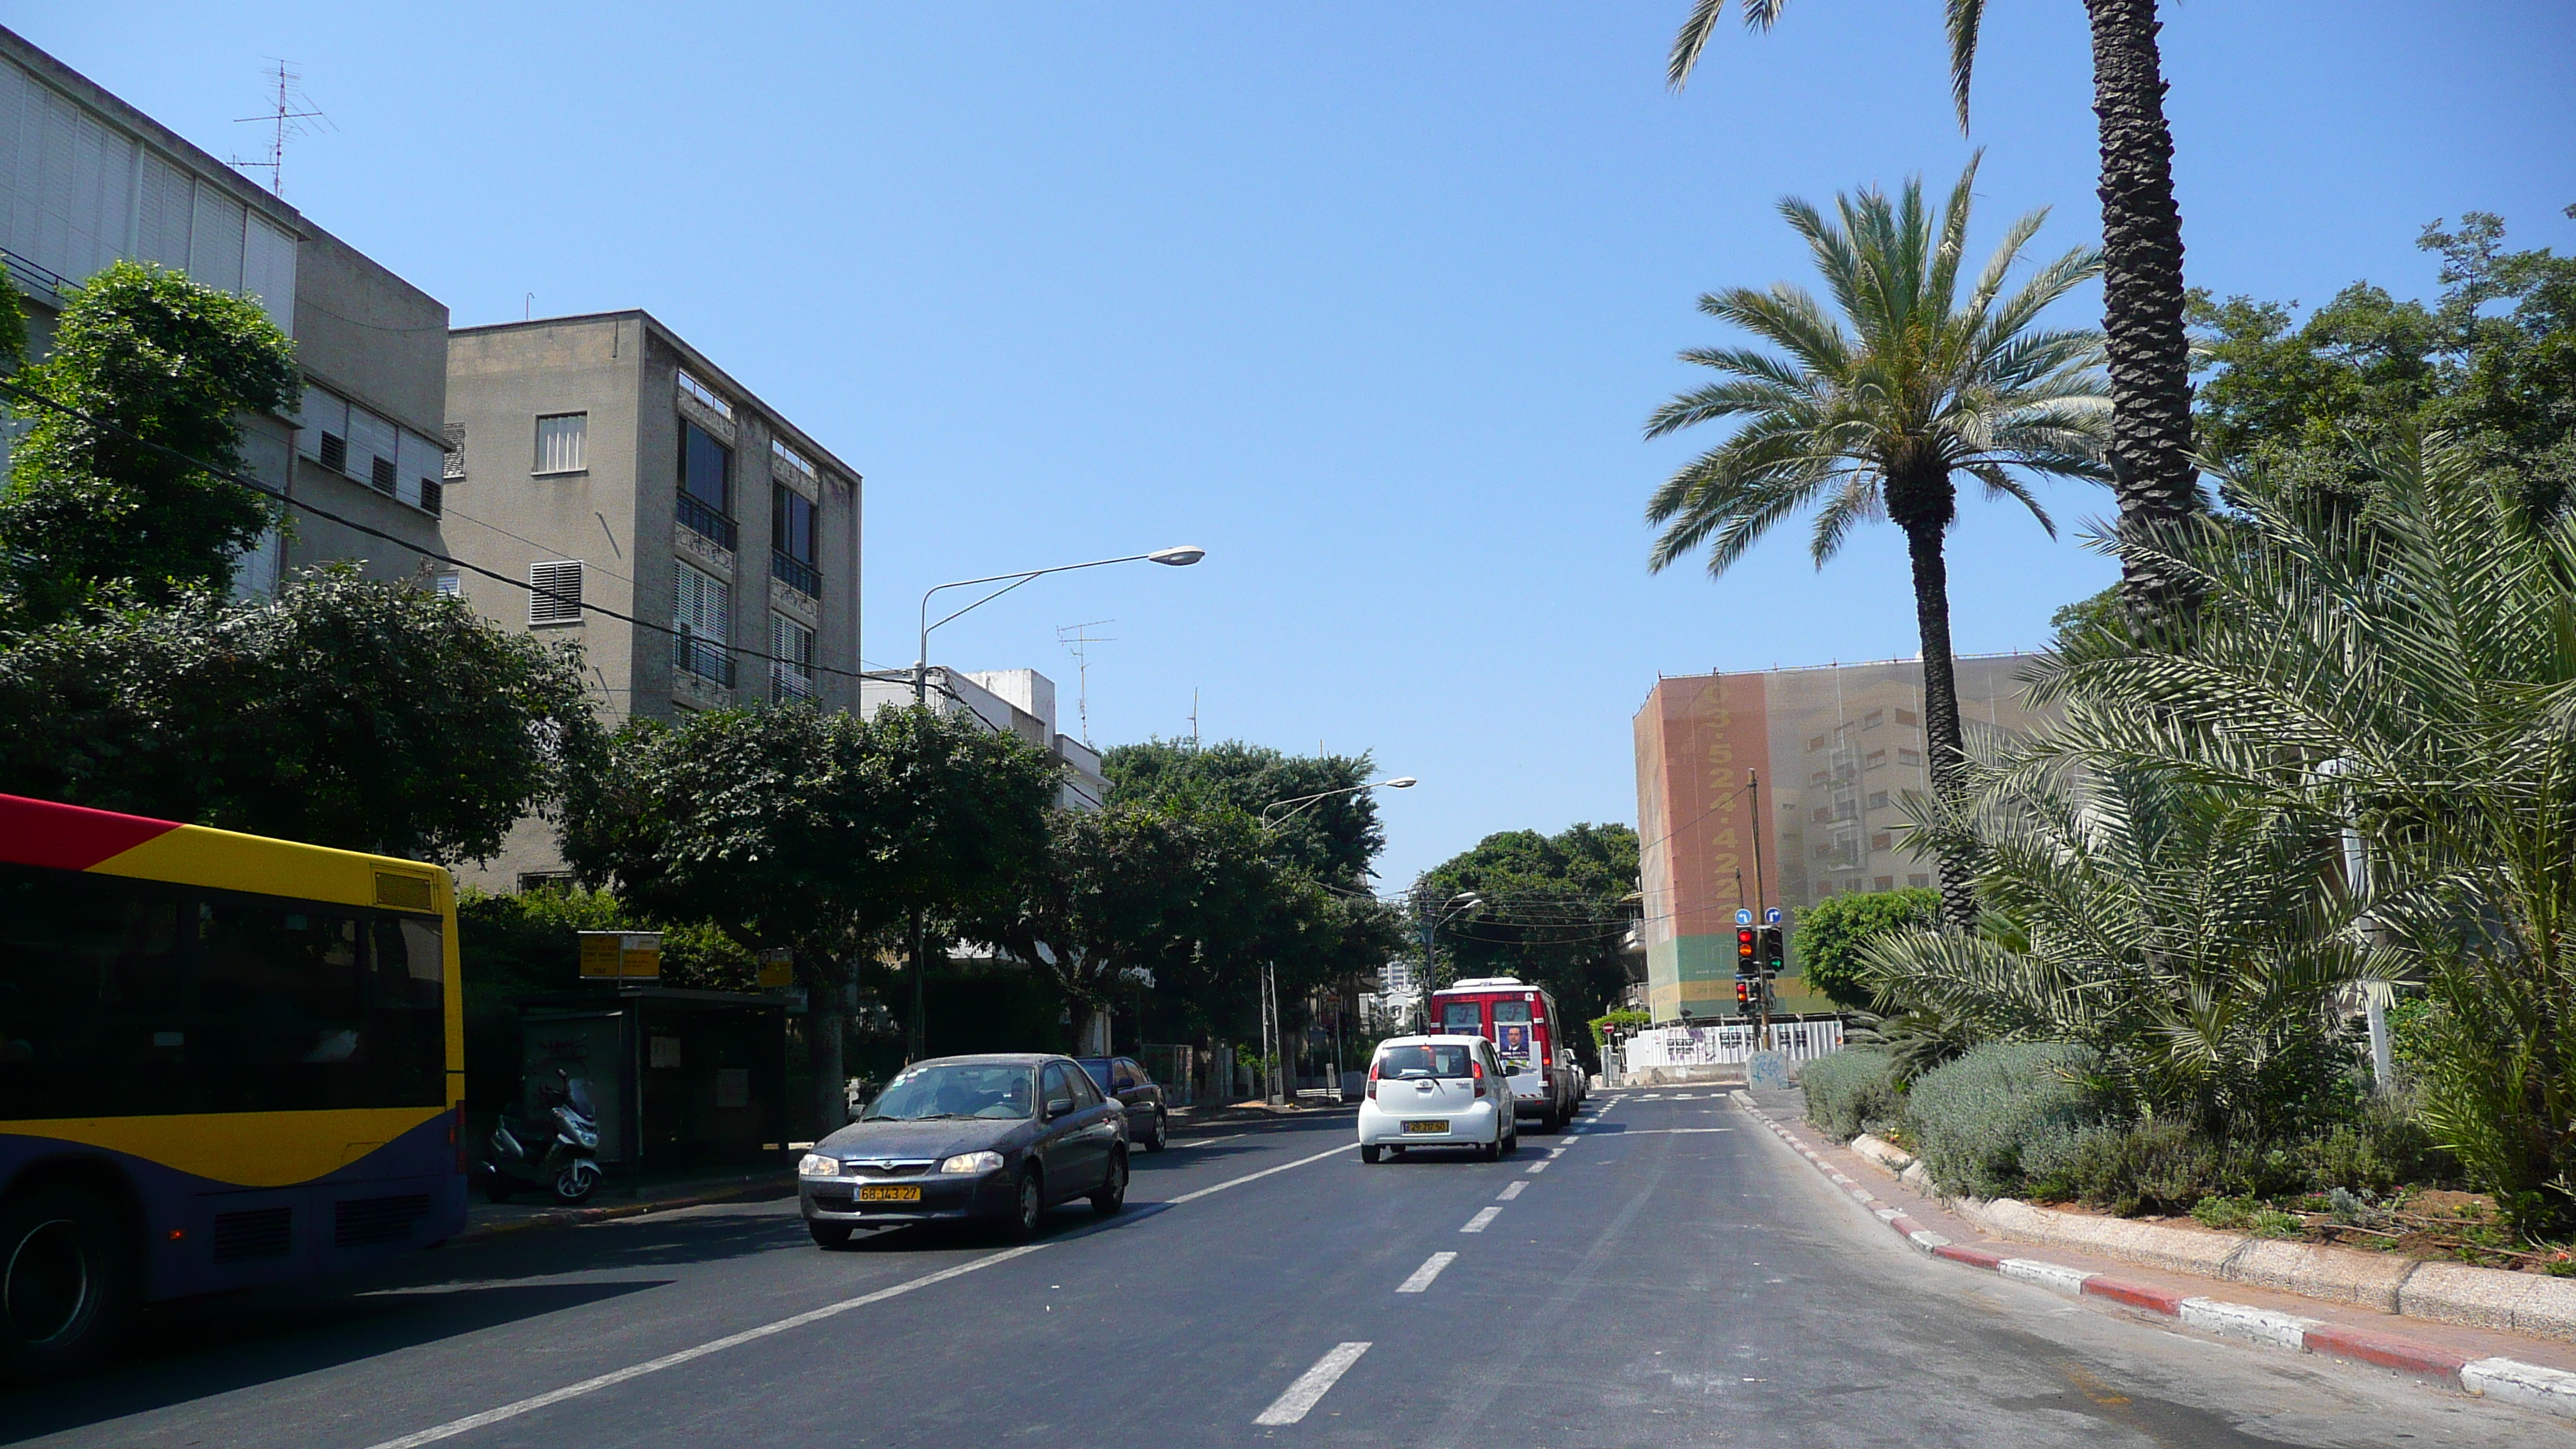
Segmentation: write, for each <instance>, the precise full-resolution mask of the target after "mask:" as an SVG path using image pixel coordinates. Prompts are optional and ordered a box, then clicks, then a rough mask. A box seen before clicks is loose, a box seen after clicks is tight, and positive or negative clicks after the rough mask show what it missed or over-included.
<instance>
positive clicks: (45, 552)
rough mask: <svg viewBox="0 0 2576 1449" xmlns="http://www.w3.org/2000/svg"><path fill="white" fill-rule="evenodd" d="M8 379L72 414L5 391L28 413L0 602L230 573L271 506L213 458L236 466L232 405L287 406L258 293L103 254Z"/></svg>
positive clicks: (292, 402) (156, 599)
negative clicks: (41, 349)
mask: <svg viewBox="0 0 2576 1449" xmlns="http://www.w3.org/2000/svg"><path fill="white" fill-rule="evenodd" d="M12 300H13V301H14V298H13V299H12ZM11 310H12V311H13V312H14V308H12V309H11ZM0 330H10V329H0ZM21 335H22V334H21ZM14 345H15V344H14V339H13V346H14ZM17 381H18V385H19V386H21V387H24V388H27V389H28V390H29V391H31V392H34V393H36V394H38V395H40V396H42V397H44V398H47V399H49V400H51V401H53V402H55V403H59V404H61V405H62V406H64V407H66V408H70V409H73V410H74V411H75V412H76V413H77V414H79V416H74V415H72V414H69V413H64V412H57V411H55V410H53V409H50V408H45V407H42V406H37V405H31V404H23V403H22V404H19V405H17V408H16V411H19V412H20V413H22V414H24V415H25V416H26V417H27V418H28V422H29V425H28V429H27V433H26V436H25V437H23V438H21V439H20V440H19V441H18V443H17V445H16V447H15V449H14V450H13V451H12V453H11V457H10V475H9V482H8V486H7V488H6V490H5V491H0V590H5V598H0V604H5V605H6V612H8V613H12V614H16V615H19V616H21V617H22V619H23V621H25V622H30V623H43V622H47V621H50V620H54V619H59V618H62V617H64V616H65V615H67V614H68V613H70V612H72V611H73V610H75V609H77V608H80V607H82V606H83V604H84V603H85V602H86V601H88V600H89V599H91V598H92V597H93V596H95V595H96V594H97V593H98V592H99V591H100V590H101V589H102V588H104V587H106V586H107V585H109V584H111V583H113V582H115V581H120V580H121V581H124V582H125V584H126V586H127V587H126V592H127V593H128V594H129V595H130V596H131V597H134V598H139V599H142V600H144V601H147V602H152V603H162V604H167V603H172V602H175V601H176V600H177V599H178V597H179V596H180V594H181V593H182V592H183V591H185V590H187V589H189V588H200V587H201V588H207V589H212V590H215V591H218V592H220V591H222V590H224V589H227V588H230V587H231V585H232V580H233V571H234V566H235V562H236V560H237V559H238V558H239V557H240V555H241V553H242V551H243V550H244V549H246V548H248V547H249V546H250V545H251V544H252V543H253V542H255V541H256V540H257V539H258V538H259V535H260V533H261V531H262V530H264V529H266V528H267V527H268V526H269V524H270V522H271V521H272V519H273V517H274V514H273V511H272V510H271V509H270V508H269V507H268V505H267V504H266V503H265V502H264V501H263V500H262V499H261V498H260V497H259V495H257V494H255V493H252V492H251V491H249V490H248V489H245V488H243V487H242V486H241V485H239V484H237V483H233V482H229V481H227V480H225V479H223V478H220V477H218V476H216V472H215V471H214V470H224V471H234V472H237V471H240V469H241V466H242V454H241V442H240V438H241V415H242V414H243V413H246V412H248V413H260V412H267V413H285V414H292V413H293V412H295V410H296V408H297V406H298V400H299V399H300V397H301V396H302V388H303V384H302V380H301V378H300V377H299V375H298V373H297V371H296V366H295V344H294V342H293V341H292V340H290V339H289V338H288V337H287V335H286V334H285V333H284V332H281V331H279V330H278V328H277V326H276V324H275V323H272V322H270V321H269V320H268V315H267V314H266V313H264V312H262V311H261V310H260V309H259V306H258V304H256V303H254V302H250V301H247V300H245V299H243V298H240V297H236V296H234V295H232V294H231V293H229V292H222V291H218V290H216V289H215V288H212V287H208V286H204V285H202V284H200V283H197V282H194V281H191V280H189V279H188V277H187V276H186V275H185V274H183V273H180V272H175V271H169V270H165V269H163V268H160V267H156V266H149V265H145V264H142V263H137V262H117V263H115V264H114V265H112V266H110V267H108V268H107V269H106V270H104V271H102V272H100V273H99V274H98V275H96V276H94V277H92V278H90V279H89V280H88V281H87V282H85V283H82V284H81V285H80V286H78V287H76V288H74V289H72V291H71V293H70V295H69V297H68V298H67V300H66V301H65V303H64V305H63V310H62V315H61V317H60V318H59V319H58V320H57V321H56V323H55V326H54V336H53V347H52V350H51V352H50V353H49V354H48V355H47V356H46V357H45V358H44V359H43V360H42V361H38V362H33V363H30V364H28V365H27V366H25V367H23V368H21V369H20V370H19V373H18V378H17ZM93 420H94V421H93ZM162 449H167V450H169V451H168V452H164V451H161V450H162ZM173 454H176V455H178V456H173ZM191 460H194V461H191Z"/></svg>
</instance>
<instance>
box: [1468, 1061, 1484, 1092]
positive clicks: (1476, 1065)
mask: <svg viewBox="0 0 2576 1449" xmlns="http://www.w3.org/2000/svg"><path fill="white" fill-rule="evenodd" d="M1467 1070H1468V1071H1470V1072H1472V1073H1474V1074H1475V1078H1476V1095H1477V1096H1479V1097H1481V1096H1483V1095H1485V1064H1484V1063H1483V1062H1479V1061H1473V1060H1470V1061H1469V1062H1468V1063H1467Z"/></svg>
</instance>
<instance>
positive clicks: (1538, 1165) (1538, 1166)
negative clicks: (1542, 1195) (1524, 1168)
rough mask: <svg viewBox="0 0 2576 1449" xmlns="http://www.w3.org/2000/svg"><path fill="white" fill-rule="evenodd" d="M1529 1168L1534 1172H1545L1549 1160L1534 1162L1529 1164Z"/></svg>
mask: <svg viewBox="0 0 2576 1449" xmlns="http://www.w3.org/2000/svg"><path fill="white" fill-rule="evenodd" d="M1529 1170H1530V1171H1531V1172H1533V1173H1538V1172H1545V1171H1547V1162H1546V1161H1544V1160H1542V1161H1539V1162H1533V1163H1531V1164H1530V1165H1529Z"/></svg>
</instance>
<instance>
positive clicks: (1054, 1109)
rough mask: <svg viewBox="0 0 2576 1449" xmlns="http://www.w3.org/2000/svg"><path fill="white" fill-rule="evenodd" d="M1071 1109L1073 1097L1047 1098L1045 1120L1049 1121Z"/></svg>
mask: <svg viewBox="0 0 2576 1449" xmlns="http://www.w3.org/2000/svg"><path fill="white" fill-rule="evenodd" d="M1072 1110H1073V1099H1072V1098H1071V1097H1049V1098H1047V1120H1048V1121H1050V1122H1052V1121H1054V1120H1055V1119H1056V1118H1058V1117H1062V1116H1064V1115H1066V1114H1067V1113H1069V1112H1071V1111H1072Z"/></svg>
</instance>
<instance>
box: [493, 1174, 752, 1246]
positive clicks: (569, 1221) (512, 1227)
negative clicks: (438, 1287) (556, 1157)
mask: <svg viewBox="0 0 2576 1449" xmlns="http://www.w3.org/2000/svg"><path fill="white" fill-rule="evenodd" d="M795 1190H796V1179H795V1178H794V1177H792V1176H788V1175H786V1174H781V1175H780V1177H779V1179H778V1180H777V1181H775V1182H749V1183H744V1184H743V1185H742V1186H740V1187H727V1188H718V1189H716V1190H715V1191H713V1192H702V1193H696V1194H693V1195H691V1196H689V1197H665V1198H656V1199H654V1200H653V1201H651V1202H638V1203H627V1204H625V1205H623V1206H620V1207H595V1208H562V1209H559V1210H557V1211H554V1212H547V1213H539V1214H537V1215H536V1216H535V1217H529V1218H521V1219H519V1220H518V1221H516V1222H508V1223H486V1224H484V1225H483V1226H481V1227H476V1228H467V1229H466V1230H465V1231H463V1232H461V1233H458V1234H457V1235H456V1236H455V1237H452V1238H450V1239H448V1241H449V1242H451V1243H474V1242H481V1241H483V1240H484V1239H487V1238H503V1237H508V1236H510V1235H511V1234H513V1233H526V1232H533V1231H535V1230H536V1229H538V1228H572V1227H579V1226H581V1225H582V1224H584V1223H605V1222H614V1221H616V1220H617V1219H619V1218H637V1217H642V1216H644V1215H645V1214H646V1213H660V1212H670V1211H671V1210H673V1209H675V1208H692V1207H705V1206H707V1205H708V1204H710V1203H720V1202H748V1201H754V1200H758V1199H762V1198H768V1197H784V1196H786V1195H787V1194H788V1193H792V1192H794V1191H795Z"/></svg>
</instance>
